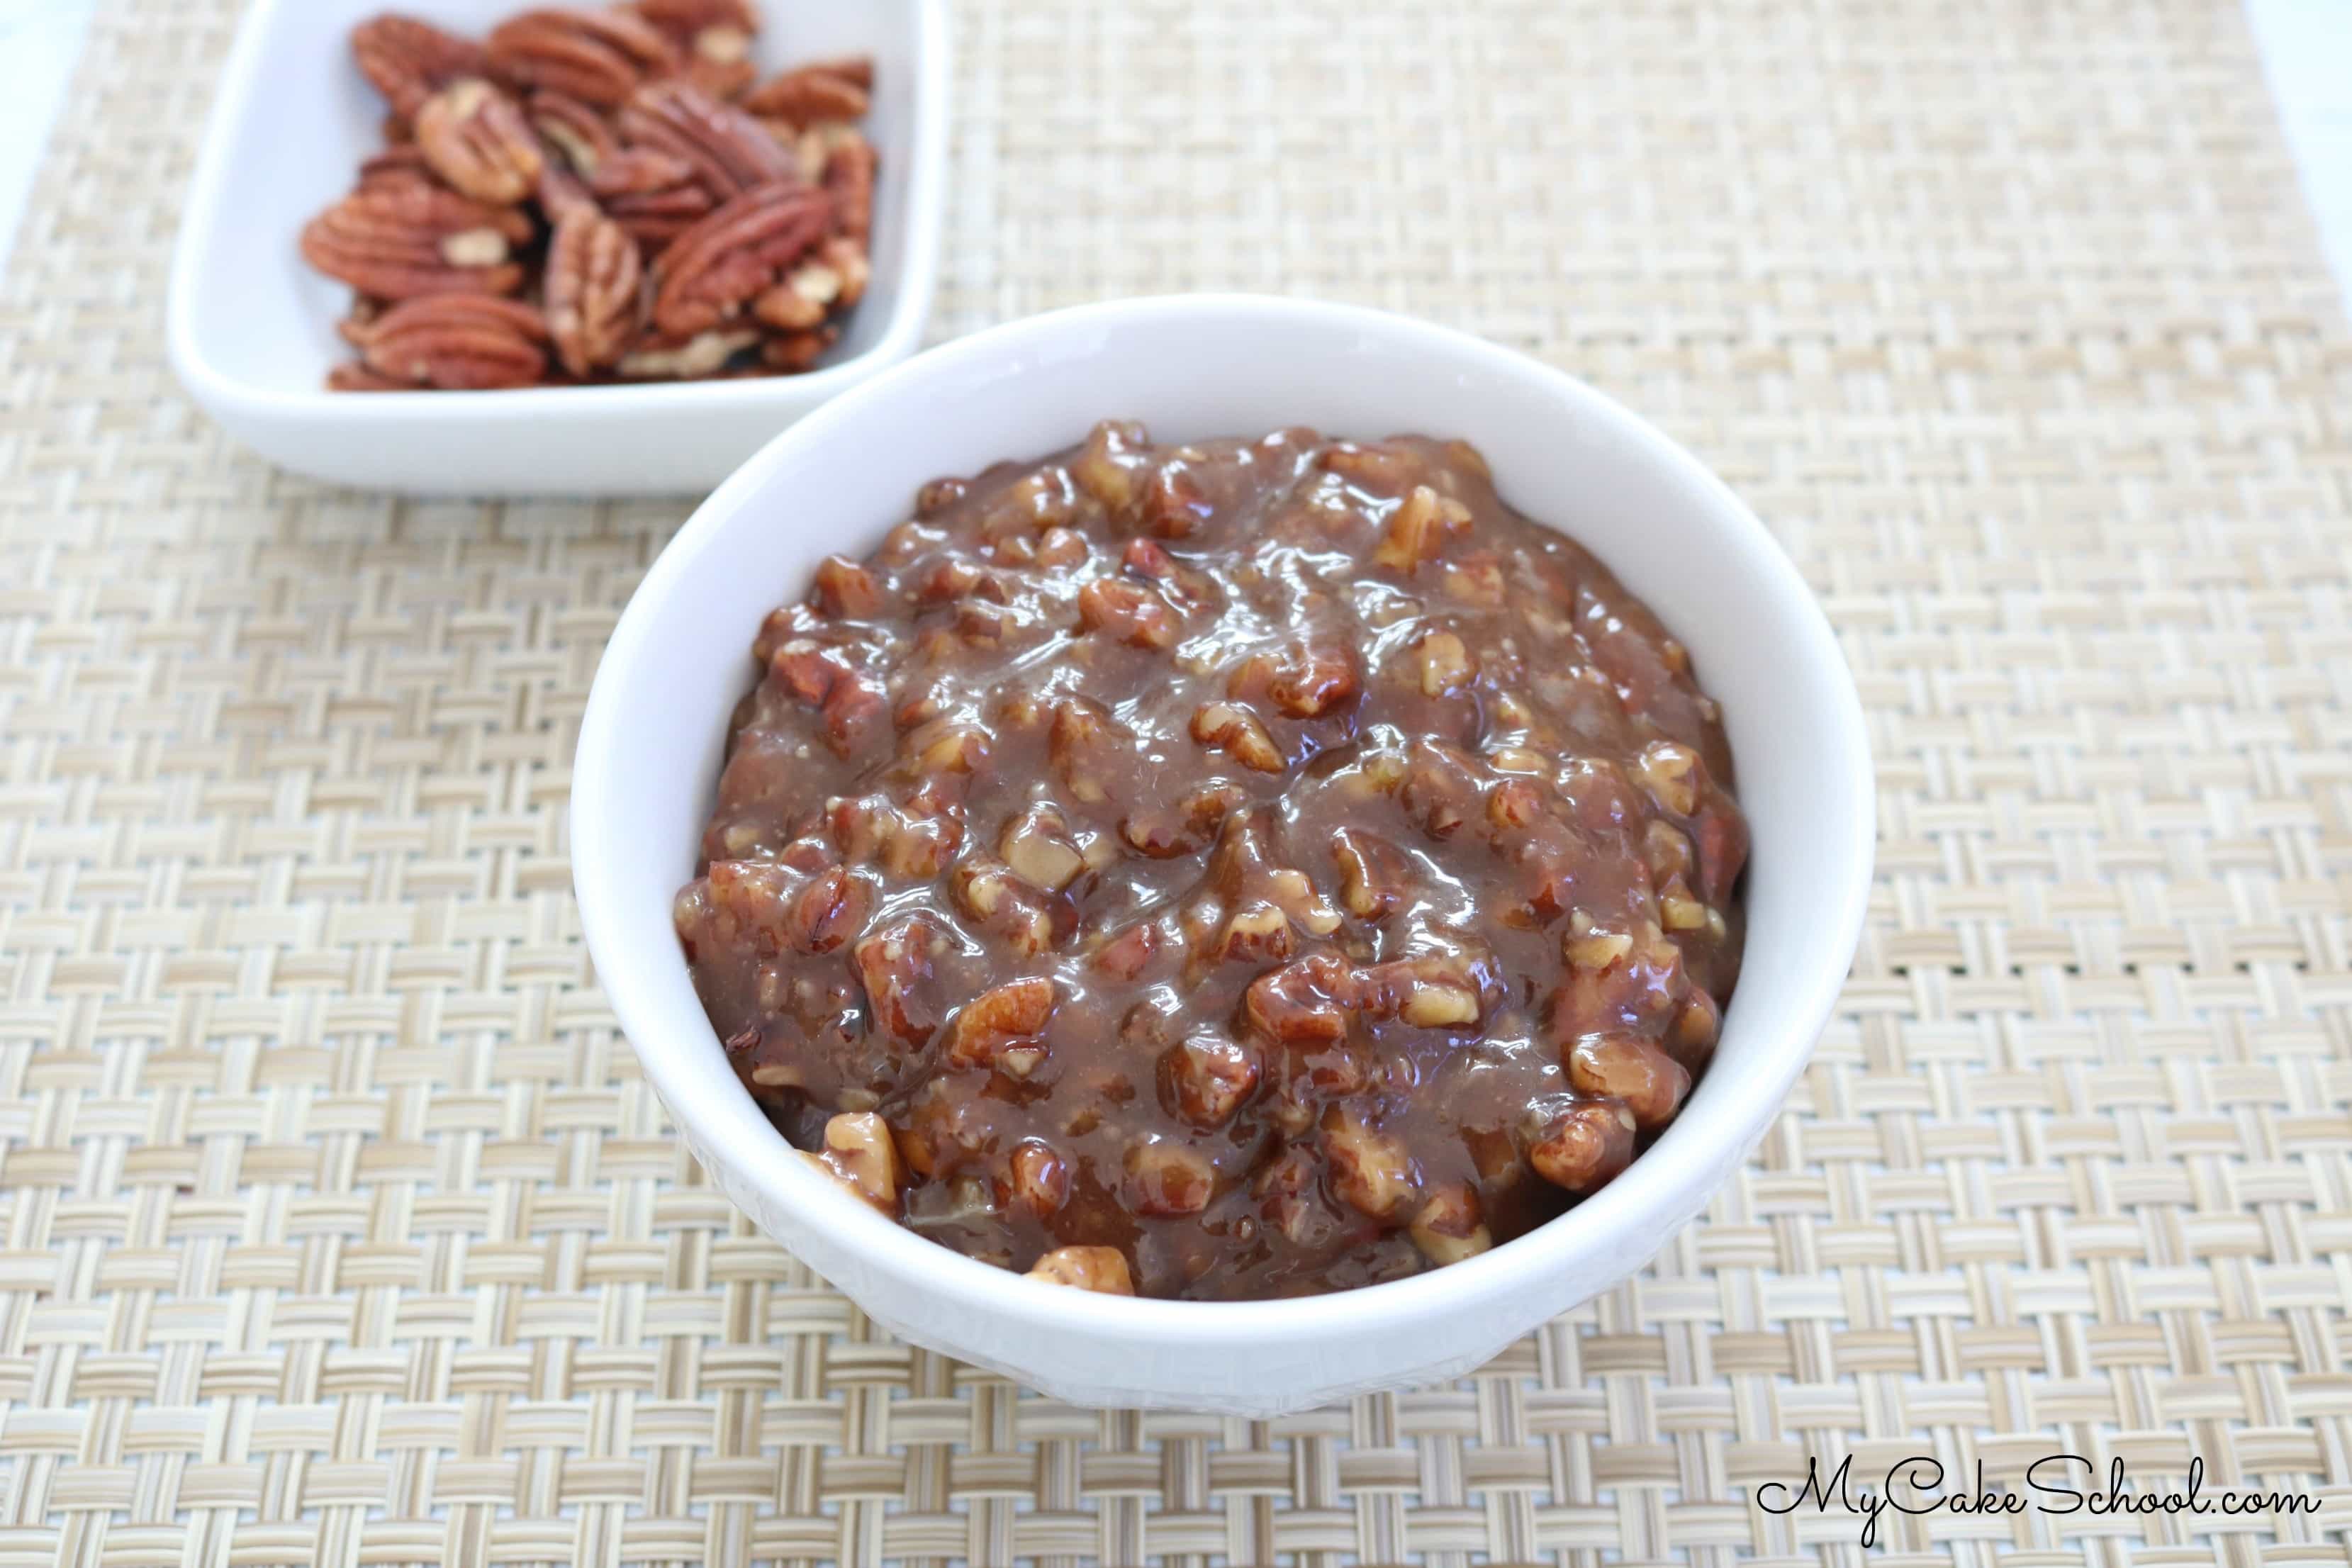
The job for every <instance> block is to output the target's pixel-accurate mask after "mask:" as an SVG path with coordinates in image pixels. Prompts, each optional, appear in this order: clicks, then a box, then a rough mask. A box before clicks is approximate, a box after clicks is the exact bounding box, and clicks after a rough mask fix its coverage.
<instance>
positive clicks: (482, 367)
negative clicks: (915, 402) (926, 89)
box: [301, 0, 877, 391]
mask: <svg viewBox="0 0 2352 1568" xmlns="http://www.w3.org/2000/svg"><path fill="white" fill-rule="evenodd" d="M758 29H759V16H758V14H757V12H756V10H755V9H754V7H753V6H752V5H751V4H750V0H638V3H636V4H633V5H614V6H608V7H605V8H603V9H591V8H566V7H550V8H541V9H537V10H530V11H525V12H522V13H520V14H519V15H517V16H511V17H509V18H508V19H507V20H506V21H504V22H502V23H500V24H499V26H497V27H496V28H494V29H492V30H491V32H490V33H489V35H488V37H487V38H486V39H483V40H481V41H476V40H473V39H470V38H465V37H458V36H457V35H454V34H451V33H448V32H446V31H444V30H442V29H441V28H439V27H436V26H433V25H432V24H430V23H427V22H424V21H420V20H417V19H415V18H412V17H406V16H392V15H387V16H378V17H376V18H374V19H373V20H371V21H368V22H365V23H362V25H361V26H359V27H358V28H357V29H355V30H354V32H353V34H352V52H353V55H354V57H355V58H356V59H357V61H358V63H359V66H360V68H361V70H362V73H363V74H365V75H366V77H367V78H368V79H369V80H370V81H371V82H373V84H374V86H375V87H376V89H377V90H378V91H379V92H381V93H382V94H383V99H384V101H385V103H386V105H387V106H388V108H389V110H390V113H389V115H388V117H387V119H386V121H385V124H384V132H385V140H386V145H385V147H384V149H383V152H382V153H379V154H378V155H377V156H375V157H374V158H373V159H371V160H369V161H368V162H367V163H365V164H364V165H362V168H361V170H360V174H359V182H358V184H357V186H356V187H355V188H354V189H353V190H352V192H351V193H350V194H349V195H346V196H345V197H344V198H343V199H342V200H341V201H340V202H338V203H337V204H335V205H333V206H332V207H331V208H329V209H328V210H327V211H325V212H324V213H321V214H320V215H319V216H317V217H316V218H314V219H313V220H311V222H310V225H309V226H307V227H306V228H305V229H304V230H303V233H302V239H301V246H302V254H303V256H304V258H306V259H307V260H308V261H309V262H310V265H311V266H313V267H314V268H318V269H319V270H320V271H321V272H324V273H326V274H328V275H329V276H331V277H333V278H336V279H340V280H341V281H343V282H345V283H348V284H349V285H350V286H351V287H352V290H353V292H354V294H355V296H356V298H355V300H354V302H353V305H352V310H351V313H350V315H349V316H348V317H347V319H346V320H345V321H344V322H343V323H342V325H341V331H342V334H343V336H344V338H345V339H346V341H348V342H350V343H351V345H352V348H353V349H354V350H355V351H356V354H357V357H356V358H355V359H353V360H352V361H351V362H349V363H345V364H343V365H341V366H339V367H337V369H336V370H335V371H334V372H333V373H332V374H331V376H330V377H329V385H330V386H331V387H334V388H337V389H339V390H351V391H385V390H414V389H419V388H441V389H451V390H467V389H470V390H488V389H497V388H507V387H520V386H534V385H549V384H591V383H595V382H604V381H652V380H675V379H685V378H690V377H708V376H721V375H726V376H733V375H769V374H789V373H793V372H797V371H803V370H806V369H809V368H810V367H811V366H813V365H814V364H815V363H816V362H817V360H818V359H819V357H820V356H821V355H823V354H824V352H825V351H826V350H827V349H828V348H830V347H831V346H832V345H833V343H834V342H835V341H836V340H837V339H838V338H839V337H840V334H841V330H842V322H843V321H844V319H845V316H846V314H847V313H848V312H849V311H850V310H852V309H854V308H855V307H856V304H857V301H858V300H859V298H860V297H861V296H862V295H863V293H864V292H865V289H866V282H867V280H868V278H869V275H870V270H871V268H870V265H869V262H868V258H867V249H866V247H867V243H868V239H869V237H870V230H871V226H872V213H873V202H874V180H875V176H876V170H877V157H876V155H875V151H874V148H873V146H872V144H871V143H870V142H867V141H866V137H865V135H864V134H863V133H862V132H860V131H859V129H858V122H859V121H861V120H862V119H863V118H864V116H865V114H866V109H867V106H868V104H869V101H870V95H871V92H872V89H873V84H874V76H873V68H872V65H871V63H870V62H869V61H866V60H864V59H840V60H826V61H818V62H814V63H810V64H805V65H802V66H799V67H797V68H793V69H791V70H787V71H785V72H783V73H782V74H781V75H779V76H776V77H773V78H772V79H768V80H766V81H761V80H760V79H758V77H757V73H756V72H755V70H754V69H753V68H752V66H751V58H750V48H751V38H752V37H753V36H754V35H755V34H756V33H757V31H758Z"/></svg>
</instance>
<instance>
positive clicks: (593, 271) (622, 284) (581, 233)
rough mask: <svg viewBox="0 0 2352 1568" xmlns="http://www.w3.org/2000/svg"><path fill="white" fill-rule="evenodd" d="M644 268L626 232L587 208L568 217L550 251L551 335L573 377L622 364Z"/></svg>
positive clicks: (632, 330) (634, 321)
mask: <svg viewBox="0 0 2352 1568" xmlns="http://www.w3.org/2000/svg"><path fill="white" fill-rule="evenodd" d="M641 274H642V263H640V262H639V260H638V259H637V247H636V246H635V244H634V243H632V242H631V240H630V238H629V237H628V235H627V234H625V232H623V230H622V228H621V226H620V225H618V224H616V223H614V221H613V220H612V219H611V218H608V217H606V216H604V214H603V213H601V212H598V211H597V210H596V209H595V207H594V206H593V205H583V206H580V207H577V208H574V209H573V210H572V211H571V212H569V213H566V214H565V215H564V216H563V219H562V222H560V223H558V224H557V225H556V226H555V236H554V237H553V238H552V239H551V240H550V241H549V242H548V247H547V279H546V289H547V330H548V333H549V335H550V336H551V337H552V338H553V339H554V340H555V352H556V354H557V356H558V357H559V358H561V359H562V362H563V368H564V369H566V370H568V371H570V372H571V373H572V374H574V375H586V374H590V373H591V372H593V371H598V370H604V369H607V368H609V367H610V366H612V365H614V363H618V362H619V360H620V357H621V354H622V352H623V351H624V350H625V348H627V346H628V343H629V340H630V339H631V338H632V337H634V336H635V333H636V329H637V308H638V284H639V281H640V279H641Z"/></svg>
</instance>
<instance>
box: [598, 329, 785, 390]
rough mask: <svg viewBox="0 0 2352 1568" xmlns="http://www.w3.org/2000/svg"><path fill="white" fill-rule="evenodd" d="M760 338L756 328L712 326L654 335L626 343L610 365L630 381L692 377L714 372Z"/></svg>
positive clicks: (717, 371)
mask: <svg viewBox="0 0 2352 1568" xmlns="http://www.w3.org/2000/svg"><path fill="white" fill-rule="evenodd" d="M759 341H760V334H759V332H758V331H757V330H756V329H751V328H740V329H738V330H736V331H719V330H716V329H713V330H712V331H707V332H696V333H694V334H693V335H692V336H690V337H684V338H677V337H662V336H658V335H656V336H654V337H650V338H645V339H641V340H639V341H638V342H635V343H633V344H631V345H630V346H629V352H628V353H625V354H623V355H622V356H621V363H619V364H618V365H617V366H616V367H614V368H616V369H617V370H619V372H620V373H621V374H623V375H625V376H626V377H628V378H629V379H630V380H631V381H692V380H694V379H696V378H698V377H700V376H706V375H717V374H719V372H721V371H723V370H725V369H726V368H727V363H728V361H730V360H731V359H733V358H734V357H735V356H736V355H737V354H739V353H742V352H743V351H744V350H745V349H748V348H750V347H751V346H752V345H753V344H755V343H757V342H759Z"/></svg>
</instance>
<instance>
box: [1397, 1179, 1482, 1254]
mask: <svg viewBox="0 0 2352 1568" xmlns="http://www.w3.org/2000/svg"><path fill="white" fill-rule="evenodd" d="M1407 1230H1408V1234H1409V1235H1411V1236H1412V1244H1413V1245H1414V1246H1415V1247H1419V1248H1421V1252H1422V1256H1423V1257H1424V1258H1428V1259H1429V1260H1430V1261H1431V1262H1432V1263H1435V1264H1438V1265H1441V1266H1443V1265H1444V1264H1448V1263H1459V1262H1461V1261H1462V1260H1463V1259H1464V1258H1475V1257H1476V1256H1477V1255H1478V1254H1479V1253H1482V1252H1484V1251H1486V1249H1487V1248H1488V1247H1493V1246H1494V1245H1495V1237H1494V1236H1493V1234H1492V1233H1491V1232H1489V1231H1488V1230H1487V1228H1486V1218H1485V1215H1484V1214H1483V1211H1482V1210H1481V1209H1480V1207H1479V1204H1478V1194H1477V1192H1476V1190H1475V1189H1474V1188H1472V1187H1471V1186H1469V1185H1468V1184H1465V1183H1460V1182H1457V1183H1454V1184H1451V1185H1449V1186H1443V1187H1440V1188H1438V1189H1437V1190H1436V1191H1435V1192H1433V1193H1432V1194H1430V1195H1429V1201H1428V1202H1427V1203H1425V1204H1423V1205H1421V1212H1420V1213H1419V1214H1417V1215H1413V1216H1412V1225H1411V1226H1409V1227H1407Z"/></svg>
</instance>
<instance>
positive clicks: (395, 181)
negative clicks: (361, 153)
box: [358, 142, 439, 191]
mask: <svg viewBox="0 0 2352 1568" xmlns="http://www.w3.org/2000/svg"><path fill="white" fill-rule="evenodd" d="M438 183H439V182H437V181H436V180H435V179H434V177H433V168H432V165H431V164H429V163H425V153H424V152H423V150H422V149H420V148H419V147H418V146H417V145H416V143H415V142H401V143H400V144H399V145H398V146H396V147H387V148H385V149H384V150H383V152H381V153H374V154H373V155H372V156H371V157H369V158H368V160H367V161H366V162H365V163H362V164H361V165H360V183H359V187H358V188H359V189H361V190H363V191H367V190H375V189H378V188H380V187H382V186H384V185H423V186H425V187H426V188H427V189H430V188H431V187H432V186H434V185H436V184H438Z"/></svg>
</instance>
